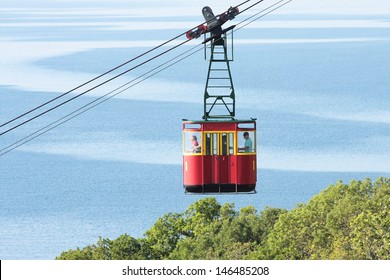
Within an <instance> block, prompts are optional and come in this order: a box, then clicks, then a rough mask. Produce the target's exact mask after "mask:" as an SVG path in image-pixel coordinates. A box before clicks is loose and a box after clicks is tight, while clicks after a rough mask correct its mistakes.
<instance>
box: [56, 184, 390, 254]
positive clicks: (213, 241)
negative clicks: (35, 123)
mask: <svg viewBox="0 0 390 280" xmlns="http://www.w3.org/2000/svg"><path fill="white" fill-rule="evenodd" d="M57 259H61V260H65V259H73V260H82V259H90V260H93V259H102V260H109V259H146V260H150V259H183V260H185V259H390V179H386V178H379V179H378V180H377V181H376V182H375V183H372V182H371V181H370V180H368V179H367V180H365V181H363V182H362V181H352V182H351V183H350V184H349V185H346V184H343V183H342V182H338V183H337V184H336V185H332V186H329V187H328V188H327V189H326V190H324V191H322V192H321V193H319V194H318V195H316V196H314V197H313V198H312V199H310V200H309V201H308V203H307V204H300V205H297V207H295V208H294V209H292V210H291V211H287V210H285V209H277V208H269V207H267V208H265V209H264V210H263V211H261V212H260V213H258V212H257V210H256V209H255V208H254V207H253V206H247V207H243V208H241V209H240V210H239V211H235V210H234V204H232V203H226V204H224V205H221V204H219V203H218V201H217V200H216V199H215V198H214V197H207V198H204V199H201V200H199V201H197V202H195V203H194V204H192V205H190V206H189V207H188V209H187V210H186V211H184V213H168V214H166V215H164V216H163V217H161V218H159V219H158V220H157V221H156V223H155V224H154V225H153V226H152V227H151V228H150V229H149V230H148V231H147V232H146V233H145V235H144V237H143V238H140V239H135V238H133V237H131V236H129V235H127V234H124V235H121V236H119V237H118V238H117V239H114V240H110V239H107V238H106V239H103V238H99V240H98V241H97V243H96V244H93V245H88V246H86V247H85V248H82V249H80V248H77V249H75V250H69V251H66V252H63V253H61V255H60V256H58V257H57Z"/></svg>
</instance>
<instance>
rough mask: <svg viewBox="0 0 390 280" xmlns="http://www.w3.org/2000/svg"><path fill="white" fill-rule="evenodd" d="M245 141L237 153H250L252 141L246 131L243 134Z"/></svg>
mask: <svg viewBox="0 0 390 280" xmlns="http://www.w3.org/2000/svg"><path fill="white" fill-rule="evenodd" d="M243 136H244V139H245V144H244V147H242V148H238V151H239V152H244V153H250V152H252V139H251V138H250V137H249V133H248V132H247V131H246V132H244V134H243Z"/></svg>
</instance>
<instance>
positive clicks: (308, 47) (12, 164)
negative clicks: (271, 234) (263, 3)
mask: <svg viewBox="0 0 390 280" xmlns="http://www.w3.org/2000/svg"><path fill="white" fill-rule="evenodd" d="M11 15H12V16H13V17H12V19H7V18H5V19H2V18H3V17H1V23H26V24H27V23H29V22H32V21H34V20H33V19H31V18H27V19H26V18H25V16H26V15H25V14H18V13H17V11H16V12H13V14H11ZM30 16H35V15H34V13H33V12H31V15H30ZM36 17H37V19H35V20H38V21H43V22H71V20H70V19H69V18H65V17H64V18H59V19H45V17H43V18H40V17H39V16H36ZM329 18H331V19H334V17H329V16H323V17H321V18H319V19H321V20H322V19H329ZM340 18H341V19H345V20H349V19H353V20H363V19H364V20H367V19H368V20H370V19H376V20H388V17H385V16H380V17H377V18H375V17H369V16H362V17H360V18H359V17H357V16H354V17H342V16H339V17H337V19H340ZM175 19H176V20H184V19H183V18H182V17H178V18H175ZM271 19H272V20H283V19H285V20H295V19H296V16H291V17H288V16H283V15H279V17H278V16H273V17H272V18H271ZM309 19H310V20H313V18H309ZM89 20H90V21H91V22H100V21H107V26H110V24H112V23H113V22H115V21H117V19H107V18H105V19H101V18H99V17H98V16H95V17H93V16H92V17H89V18H86V19H78V21H81V22H88V21H89ZM120 20H121V21H126V20H129V21H135V19H134V18H131V17H129V18H121V19H120ZM153 20H155V21H159V20H164V21H165V19H158V18H157V19H153ZM191 20H196V18H191ZM299 20H302V18H300V19H299ZM166 21H174V20H173V19H171V18H170V19H167V20H166ZM178 32H180V29H172V30H167V31H166V32H161V31H156V30H154V31H153V30H151V31H148V32H146V31H143V32H141V31H123V30H105V29H101V28H99V27H94V26H90V27H83V28H77V27H69V26H65V27H58V28H57V27H50V26H49V27H48V26H38V27H29V28H26V27H24V26H19V27H18V26H14V27H9V28H7V29H4V28H2V29H0V38H1V39H2V41H0V43H1V42H5V44H6V43H9V42H14V41H18V42H22V44H23V42H25V43H26V44H30V43H32V42H38V43H39V42H47V41H49V42H57V43H61V42H78V41H80V42H81V41H99V42H104V41H116V40H122V41H123V40H134V41H135V40H156V39H163V38H164V39H167V38H170V37H172V36H173V35H176V34H177V33H178ZM388 34H389V33H388V28H368V29H359V28H355V29H353V28H352V29H346V28H321V29H318V28H299V29H282V28H274V29H244V30H242V31H241V32H237V35H235V36H236V37H235V38H236V39H237V41H238V42H239V40H240V39H311V40H313V39H342V38H361V40H358V41H350V42H342V41H340V42H333V43H332V42H321V43H313V41H309V42H303V43H284V44H261V45H260V44H240V43H237V44H236V45H235V61H234V62H233V63H232V71H233V75H234V84H235V87H236V92H237V112H238V117H240V118H248V117H257V119H258V143H257V147H258V151H259V158H258V166H259V170H258V178H259V181H258V185H257V190H258V193H257V194H255V195H220V196H217V199H218V201H220V202H221V203H225V202H233V203H235V205H236V207H237V209H238V208H240V207H243V206H246V205H254V206H255V207H256V208H257V209H258V210H259V211H261V210H262V209H263V208H264V207H266V206H271V207H281V208H286V209H292V208H293V207H294V206H295V205H296V204H298V203H305V202H307V201H308V200H309V199H310V198H311V197H312V196H313V195H315V194H317V193H318V192H320V191H321V190H323V189H325V188H326V187H327V186H328V185H330V184H334V183H336V182H337V181H338V180H343V181H344V182H349V181H350V180H352V179H361V180H362V179H364V178H372V179H373V180H375V179H376V178H377V177H379V176H390V162H389V160H388V159H389V158H390V129H389V128H390V112H389V110H388V108H389V107H390V101H389V98H388V94H389V89H390V80H389V79H388V73H390V63H389V62H388V61H390V60H389V53H390V52H389V50H390V41H389V39H390V37H388ZM367 38H371V39H375V40H372V41H370V40H366V39H367ZM378 38H379V39H380V40H377V39H378ZM29 46H30V45H29ZM31 46H33V45H31ZM146 49H147V47H134V48H129V47H115V46H114V47H101V48H98V49H95V48H92V49H85V50H82V51H77V52H72V53H65V54H58V55H54V56H52V55H51V56H48V57H45V55H43V56H42V57H39V59H35V60H33V61H32V62H31V61H28V60H26V61H24V62H18V64H17V65H16V66H17V67H20V68H16V69H17V70H18V71H19V70H20V71H21V70H23V69H24V68H23V67H28V66H31V65H33V66H34V67H37V68H34V69H37V70H40V69H46V70H49V71H53V73H57V72H56V71H62V72H59V73H61V75H63V77H62V76H61V75H60V76H54V77H57V79H58V80H56V82H57V83H58V84H59V86H60V85H62V84H61V82H62V78H63V79H64V80H66V79H67V78H69V77H73V76H72V74H73V73H87V74H89V75H91V77H92V76H93V75H96V74H100V73H102V72H103V71H105V70H107V69H110V68H111V67H113V66H116V65H117V64H120V63H121V62H124V61H126V60H128V59H129V58H131V57H133V56H134V55H136V54H139V53H141V52H143V51H145V50H146ZM184 49H185V47H184ZM184 49H183V50H184ZM25 51H26V52H28V49H26V50H25ZM45 51H50V49H49V48H48V49H42V52H43V53H45ZM175 54H177V53H174V54H172V55H171V56H174V55H175ZM10 55H11V53H10ZM202 59H203V53H202V52H200V53H198V54H196V55H194V56H192V57H190V58H188V59H187V60H185V61H183V62H181V63H180V64H177V65H175V66H174V67H172V68H170V69H167V70H166V71H164V72H162V73H160V74H159V75H157V76H156V77H154V78H153V79H150V80H147V81H145V82H144V83H143V84H142V85H140V86H139V87H134V88H132V89H131V90H130V91H128V92H127V93H126V94H123V95H120V96H119V97H121V98H114V99H111V100H110V101H108V102H105V103H103V104H102V105H100V106H98V107H96V108H94V109H92V110H90V111H88V112H87V113H85V114H83V115H80V116H79V117H77V118H75V119H73V120H71V121H69V122H67V123H66V124H64V125H62V126H60V127H58V128H56V129H54V130H52V131H50V132H48V133H47V134H44V135H42V136H40V137H39V138H37V139H35V140H33V141H31V142H30V143H28V144H26V145H24V146H22V147H20V148H19V149H16V150H14V151H12V152H10V153H8V154H6V155H4V156H2V157H0V178H1V181H0V188H1V192H2V193H1V196H0V207H1V211H0V225H1V226H0V258H1V259H53V258H55V256H57V255H59V254H60V253H61V252H62V251H64V250H68V249H70V248H75V247H82V246H85V245H87V244H90V243H94V242H96V240H97V239H98V237H99V236H102V237H108V238H112V239H113V238H116V237H117V236H119V235H120V234H123V233H128V234H130V235H132V236H135V237H141V236H142V234H143V233H144V232H145V231H146V230H147V229H148V228H150V226H151V225H153V223H154V222H155V221H156V220H157V219H158V218H159V217H161V216H162V215H164V214H166V213H168V212H182V211H184V210H185V209H186V208H187V207H188V206H189V205H190V204H191V203H193V202H194V201H196V200H198V199H200V198H202V196H200V195H185V194H184V193H183V189H182V174H181V119H182V118H189V119H198V118H200V116H201V114H202V90H203V86H204V80H205V75H206V68H207V62H205V61H203V60H202ZM158 63H161V62H157V63H156V64H155V65H158ZM19 64H20V65H19ZM4 65H5V66H7V65H6V64H3V65H2V68H1V69H0V72H3V75H4V74H5V72H6V71H7V69H10V68H8V66H9V65H8V66H7V68H6V67H5V66H4ZM145 69H148V68H147V67H146V68H145ZM12 70H13V69H12ZM17 70H13V71H15V72H14V76H17V75H18V73H20V72H18V71H17ZM23 73H25V72H23ZM40 73H41V72H39V71H38V72H37V74H40ZM42 73H47V72H42ZM137 73H142V71H139V72H137ZM3 75H2V76H3ZM27 75H28V74H27ZM134 75H135V74H134ZM131 77H133V76H126V77H125V78H124V80H122V81H127V79H131ZM36 78H37V82H36V84H34V83H33V82H32V83H30V84H20V83H22V82H19V80H17V81H15V80H13V79H11V78H9V80H6V79H5V78H4V80H0V81H2V83H1V86H0V104H1V106H0V120H1V122H3V121H4V120H8V119H10V118H12V117H14V116H16V115H18V114H20V113H23V112H25V111H26V110H28V109H29V108H31V107H33V106H36V105H39V104H41V103H42V102H44V101H46V100H48V99H50V98H53V97H55V96H57V95H58V94H59V93H60V91H57V92H56V91H55V90H52V89H53V87H50V83H49V82H51V81H50V78H51V77H48V78H47V79H45V77H43V79H42V78H41V77H38V76H36ZM76 85H78V82H77V81H74V84H69V86H68V88H67V89H70V88H72V87H73V86H76ZM34 86H38V87H41V88H42V90H37V89H35V88H34ZM54 88H55V87H54ZM109 89H111V88H110V86H108V87H106V90H109ZM94 98H95V97H93V96H90V95H88V96H85V97H82V98H80V99H78V100H77V101H76V102H72V104H68V105H67V106H64V107H63V108H61V109H58V110H56V111H54V112H52V113H50V114H48V115H46V116H45V117H42V118H40V119H39V120H36V121H34V122H31V123H30V124H29V125H26V126H23V127H21V128H20V129H16V130H15V131H13V132H12V133H8V134H6V135H4V136H3V137H0V149H2V148H3V147H6V146H7V145H10V144H12V143H13V142H14V141H17V140H19V139H20V138H21V137H24V136H25V135H28V134H29V133H32V132H34V131H35V130H37V129H39V128H41V127H43V126H45V125H46V124H49V123H50V122H52V121H55V120H57V119H58V118H60V117H62V116H63V115H65V114H67V113H69V112H70V111H72V110H74V109H77V108H79V107H80V106H82V105H84V104H86V103H87V102H90V101H92V100H94Z"/></svg>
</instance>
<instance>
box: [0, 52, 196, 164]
mask: <svg viewBox="0 0 390 280" xmlns="http://www.w3.org/2000/svg"><path fill="white" fill-rule="evenodd" d="M202 49H203V46H200V45H196V46H195V47H193V48H191V49H189V50H187V51H186V52H184V53H182V54H180V55H178V56H176V57H174V58H172V59H170V60H169V61H167V62H165V63H163V64H161V65H159V66H157V67H155V68H153V69H151V70H149V71H148V72H146V73H144V74H142V75H140V76H139V77H137V78H135V79H133V80H131V81H129V82H127V83H125V84H124V85H122V86H120V87H118V88H116V89H114V90H112V91H110V92H108V93H106V94H104V95H102V96H100V97H99V98H97V99H95V100H93V101H91V102H89V103H87V104H85V105H83V106H82V107H80V108H78V109H77V110H74V111H73V112H71V113H69V114H67V115H65V116H63V117H61V118H60V119H58V120H56V121H54V122H52V123H50V124H48V125H47V126H45V127H43V128H41V129H39V130H37V131H35V132H33V133H31V134H29V135H28V136H25V137H24V138H22V139H20V140H18V141H17V142H14V143H13V144H11V145H9V146H7V147H5V148H3V149H1V150H0V156H3V155H5V154H7V153H9V152H11V151H13V150H15V149H17V148H18V147H20V146H22V145H24V144H26V143H28V142H30V141H32V140H34V139H35V138H37V137H39V136H41V135H42V134H45V133H47V132H49V131H51V130H53V129H54V128H56V127H58V126H60V125H62V124H64V123H66V122H68V121H70V120H71V119H74V118H75V117H77V116H79V115H81V114H83V113H85V112H87V111H89V110H91V109H93V108H94V107H96V106H98V105H100V104H101V103H103V102H106V101H108V100H109V99H111V98H113V97H115V96H117V95H118V94H120V93H123V92H124V91H126V90H128V89H130V88H132V87H134V86H136V85H138V84H139V83H141V82H143V81H145V80H147V79H149V78H151V77H153V76H155V75H157V74H158V73H160V72H162V71H164V70H166V69H168V68H170V67H172V66H173V65H175V64H177V63H179V62H181V61H182V60H184V59H186V58H188V57H190V56H192V55H194V54H195V53H197V52H199V51H201V50H202ZM189 52H191V53H190V54H187V53H189ZM186 54H187V55H186ZM181 56H183V57H182V58H180V59H178V58H179V57H181ZM175 60H176V61H175ZM163 66H165V67H163ZM159 68H161V69H160V70H158V71H156V70H157V69H159ZM137 80H138V81H137ZM126 86H127V87H126Z"/></svg>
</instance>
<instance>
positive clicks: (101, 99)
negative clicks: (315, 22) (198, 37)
mask: <svg viewBox="0 0 390 280" xmlns="http://www.w3.org/2000/svg"><path fill="white" fill-rule="evenodd" d="M262 1H263V0H261V1H259V3H260V2H262ZM292 1H293V0H281V1H279V2H277V3H274V4H273V5H271V6H269V7H267V8H266V9H263V10H261V11H260V12H258V13H256V14H254V15H252V16H250V17H248V18H246V19H244V20H242V21H241V22H239V23H238V24H237V25H240V24H243V23H244V22H246V21H248V20H249V19H251V18H253V17H255V18H254V19H252V20H251V21H249V22H248V23H246V24H244V25H242V26H240V27H239V28H238V29H236V32H237V31H238V30H240V29H242V28H244V27H246V26H247V25H249V24H251V23H253V22H254V21H256V20H258V19H260V18H262V17H264V16H266V15H268V14H269V13H271V12H273V11H275V10H277V9H279V8H281V7H283V6H284V5H286V4H288V3H290V2H292ZM246 2H248V1H246ZM282 2H285V3H282ZM280 3H282V4H280ZM278 4H280V5H279V6H276V5H278ZM275 6H276V7H275ZM272 7H275V8H273V9H272V10H270V11H268V12H267V13H264V14H261V13H263V12H264V11H266V10H269V9H270V8H272ZM188 41H189V40H187V41H185V42H182V43H181V44H179V45H177V46H174V47H173V48H177V47H179V46H181V45H183V44H185V43H187V42H188ZM197 48H198V49H197ZM196 49H197V50H196ZM194 50H195V51H194ZM200 50H202V48H199V45H196V46H195V47H193V48H191V49H189V50H187V51H186V52H184V53H182V54H180V55H178V56H176V57H174V58H172V59H170V60H168V61H167V62H165V63H163V64H160V65H159V66H157V67H155V68H153V69H152V70H150V71H148V72H146V73H144V74H142V75H140V76H138V77H137V78H135V79H133V80H132V81H130V82H127V83H125V84H124V85H122V86H120V87H118V88H116V89H114V90H112V91H110V92H108V93H106V94H105V95H103V96H100V97H99V98H97V99H95V100H93V101H91V102H89V103H87V104H86V105H84V106H82V107H80V108H78V109H76V110H75V111H73V112H71V113H69V114H67V115H66V116H63V117H61V118H60V119H58V120H56V121H54V122H52V123H50V124H49V125H47V126H45V127H43V128H41V129H39V130H37V131H35V132H33V133H31V134H29V135H28V136H26V137H24V138H22V139H20V140H18V141H17V142H14V143H13V144H11V145H9V146H7V147H5V148H3V149H1V150H0V156H3V155H5V154H7V153H9V152H11V151H13V150H15V149H16V148H18V147H20V146H22V145H24V144H26V143H28V142H30V141H32V140H33V139H35V138H37V137H39V136H40V135H42V134H44V133H47V132H49V131H50V130H52V129H54V128H56V127H58V126H60V125H62V124H64V123H66V122H68V121H70V120H71V119H73V118H75V117H77V116H79V115H81V114H83V113H85V112H86V111H88V110H90V109H92V108H94V107H96V106H98V105H99V104H101V103H103V102H105V101H107V100H109V99H111V98H113V97H115V96H116V95H118V94H120V93H122V92H124V91H126V90H128V89H130V88H132V87H134V86H135V85H137V84H139V83H141V82H143V81H145V80H147V79H149V78H151V77H153V76H154V75H156V74H158V73H160V72H162V71H164V70H165V69H167V68H169V67H172V66H173V65H175V64H177V63H179V62H181V61H182V60H184V59H186V58H188V57H189V56H192V55H194V54H195V53H197V52H199V51H200ZM167 51H169V50H167ZM167 51H166V52H167ZM191 51H192V52H191ZM189 52H191V53H190V54H187V53H189ZM163 54H164V53H161V54H159V55H157V56H156V57H159V56H161V55H163ZM186 54H187V55H186ZM182 56H183V57H182ZM180 57H182V58H180ZM179 58H180V59H179ZM152 59H153V58H151V59H150V60H152ZM175 60H176V61H175ZM147 62H149V61H145V62H143V63H142V64H145V63H147ZM164 66H165V67H164ZM159 68H161V69H160V70H158V71H156V70H157V69H159ZM129 71H131V70H130V69H129V70H127V71H125V72H123V73H121V74H119V75H124V74H125V73H128V72H129ZM154 71H155V72H154ZM114 78H116V77H113V78H111V79H110V80H112V79H114ZM110 80H108V81H106V82H104V83H108V82H109V81H110ZM137 80H138V81H137ZM126 86H128V87H126ZM96 87H97V86H96ZM96 87H95V88H96ZM93 89H94V88H93ZM93 89H90V90H89V91H91V90H93ZM82 94H83V93H82ZM69 101H70V100H67V101H66V102H63V103H67V102H69ZM54 109H55V108H52V109H50V111H51V110H54ZM38 116H39V115H38ZM38 116H36V118H37V117H38ZM0 135H2V134H0Z"/></svg>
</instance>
